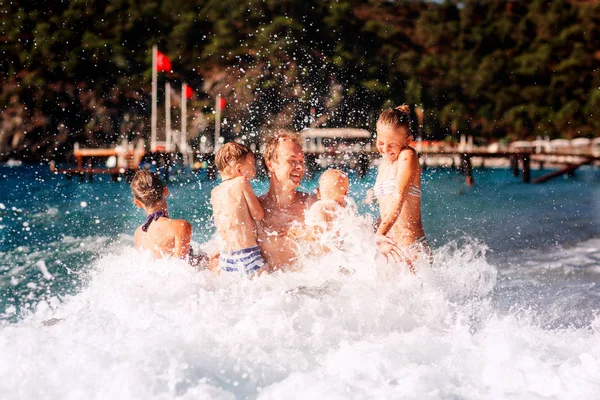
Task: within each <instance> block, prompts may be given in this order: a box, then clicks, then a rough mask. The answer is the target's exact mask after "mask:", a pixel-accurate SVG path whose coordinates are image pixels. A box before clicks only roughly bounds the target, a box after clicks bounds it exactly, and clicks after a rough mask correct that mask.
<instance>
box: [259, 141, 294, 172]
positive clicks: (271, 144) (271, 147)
mask: <svg viewBox="0 0 600 400" xmlns="http://www.w3.org/2000/svg"><path fill="white" fill-rule="evenodd" d="M284 140H291V141H292V142H294V143H296V144H297V145H299V146H301V145H302V144H301V142H300V136H299V135H298V134H297V133H295V132H290V131H278V132H275V134H273V135H271V136H269V137H268V138H267V140H266V141H265V149H264V151H263V160H264V165H265V169H266V170H267V171H268V168H267V161H277V146H278V145H279V143H280V142H282V141H284Z"/></svg>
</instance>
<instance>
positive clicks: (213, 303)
mask: <svg viewBox="0 0 600 400" xmlns="http://www.w3.org/2000/svg"><path fill="white" fill-rule="evenodd" d="M347 222H348V223H349V224H351V225H348V226H347V228H348V229H347V232H349V233H348V234H346V236H345V237H344V241H345V242H346V246H345V249H346V251H343V252H342V251H340V250H337V249H333V250H332V251H331V252H330V253H329V254H327V255H326V256H323V257H312V258H311V257H306V258H305V259H303V263H304V268H303V270H302V271H299V272H295V273H275V274H273V275H270V276H262V277H260V278H259V279H257V280H255V281H250V280H247V279H242V278H240V277H239V276H237V275H235V274H232V275H226V274H224V275H221V276H217V275H215V274H212V273H210V272H200V273H199V272H197V271H196V270H194V269H193V268H191V267H189V266H188V265H186V264H185V263H184V262H180V261H177V260H153V259H151V258H150V257H149V255H148V254H144V253H139V252H137V251H135V250H133V249H131V248H130V247H129V246H125V247H123V245H118V246H117V245H116V246H114V247H113V248H112V249H110V251H109V252H108V253H107V255H105V256H103V257H101V258H100V259H98V260H97V261H95V262H94V263H93V268H92V272H91V273H90V275H89V283H88V285H87V286H86V287H85V288H84V289H83V290H81V292H79V293H77V294H75V295H70V296H66V297H65V298H63V299H60V300H59V299H57V298H50V299H49V301H47V302H42V303H40V304H39V305H38V306H37V308H36V309H35V311H33V312H32V313H31V314H30V315H27V316H24V317H23V319H22V320H21V321H20V322H19V323H18V324H10V325H5V326H3V327H2V331H1V335H0V353H2V354H3V357H2V363H1V364H0V377H1V378H2V382H4V383H3V384H2V391H3V392H4V393H3V396H2V397H11V395H14V394H16V393H18V394H19V397H20V398H40V397H44V396H45V397H48V398H88V397H96V398H184V399H185V398H189V399H196V398H206V397H210V398H222V399H229V398H244V397H250V398H264V399H271V398H307V397H308V398H439V399H443V398H449V397H451V398H472V399H481V398H506V397H511V398H527V399H531V398H548V397H551V398H579V399H582V398H583V399H592V398H597V397H596V396H597V393H598V391H599V390H600V381H599V380H598V376H599V373H600V342H599V341H598V340H597V338H598V334H599V333H600V318H599V317H597V316H593V315H590V316H589V321H590V323H589V325H588V326H586V327H581V328H579V329H575V328H564V329H553V330H548V329H544V328H543V327H542V326H540V324H539V323H538V322H537V321H536V316H535V315H533V314H532V313H529V312H528V311H527V310H519V311H517V312H508V313H504V312H500V311H498V310H497V309H496V306H495V304H494V302H493V299H492V296H491V294H492V292H493V291H494V287H495V285H496V279H497V270H496V268H494V267H493V266H492V265H490V264H489V263H488V262H487V261H486V257H485V247H484V246H483V245H481V244H477V243H476V242H473V241H472V242H471V243H468V244H466V245H465V244H463V245H461V246H458V245H457V244H456V243H452V244H449V245H447V246H444V247H442V248H440V249H438V250H437V251H436V252H435V264H434V267H433V268H432V269H431V270H424V269H420V273H419V274H418V275H416V276H415V275H412V274H410V273H408V272H406V268H403V267H402V266H399V265H388V264H386V263H385V262H384V261H383V260H381V259H379V258H378V257H377V256H376V251H375V249H374V247H373V246H371V245H369V243H368V242H367V241H365V240H364V239H365V236H368V235H369V234H370V233H369V231H364V229H363V227H364V226H365V225H368V221H367V222H365V221H364V219H362V218H360V217H359V218H358V219H357V220H355V221H353V222H351V221H347ZM347 249H352V250H351V251H347ZM340 266H342V267H344V268H346V269H348V270H352V271H353V273H351V274H347V273H342V272H340Z"/></svg>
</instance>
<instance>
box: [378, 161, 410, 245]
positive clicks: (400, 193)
mask: <svg viewBox="0 0 600 400" xmlns="http://www.w3.org/2000/svg"><path fill="white" fill-rule="evenodd" d="M398 157H399V159H398V163H399V165H398V175H397V177H396V192H395V193H394V194H392V202H391V204H390V206H389V208H388V210H387V213H386V215H382V216H381V223H380V224H379V228H377V234H378V235H386V234H387V233H388V231H389V230H390V229H391V228H392V226H393V225H394V223H396V220H398V216H399V215H400V212H401V211H402V206H403V205H404V200H406V195H407V194H408V189H409V187H410V184H411V182H412V181H413V180H414V178H415V174H416V173H417V171H418V170H419V158H418V156H417V152H416V151H414V150H413V149H408V150H405V151H402V152H401V153H400V155H399V156H398Z"/></svg>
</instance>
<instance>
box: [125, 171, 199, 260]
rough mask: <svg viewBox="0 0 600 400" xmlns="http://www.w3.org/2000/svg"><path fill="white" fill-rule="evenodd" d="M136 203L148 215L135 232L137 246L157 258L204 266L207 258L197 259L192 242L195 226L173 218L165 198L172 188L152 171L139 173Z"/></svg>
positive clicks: (134, 189) (135, 180)
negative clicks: (180, 259)
mask: <svg viewBox="0 0 600 400" xmlns="http://www.w3.org/2000/svg"><path fill="white" fill-rule="evenodd" d="M130 187H131V191H132V192H133V201H134V203H135V205H137V206H138V207H139V208H143V209H144V211H145V212H146V215H147V219H146V222H145V223H144V224H143V225H141V226H140V227H139V228H137V229H136V231H135V234H134V237H133V240H134V243H135V247H136V248H137V249H142V250H150V251H151V252H152V254H153V255H154V257H156V258H162V257H164V256H173V257H178V258H183V259H187V260H188V261H190V263H191V264H192V265H194V266H198V265H201V264H203V263H204V262H205V261H206V260H205V258H206V257H205V255H204V254H203V255H201V256H199V257H194V256H193V254H192V248H191V246H190V241H191V237H192V226H191V225H190V223H189V222H187V221H185V220H183V219H170V218H169V211H168V210H167V200H166V197H167V195H168V194H169V189H167V187H166V186H165V184H164V183H163V182H162V181H161V180H160V178H159V177H158V176H157V175H156V174H155V173H153V172H150V171H148V170H138V171H137V172H136V173H135V175H134V177H133V179H132V181H131V185H130Z"/></svg>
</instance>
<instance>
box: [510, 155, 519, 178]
mask: <svg viewBox="0 0 600 400" xmlns="http://www.w3.org/2000/svg"><path fill="white" fill-rule="evenodd" d="M510 168H511V169H512V174H513V176H514V177H515V178H516V177H518V176H519V157H518V156H516V155H514V156H510Z"/></svg>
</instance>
